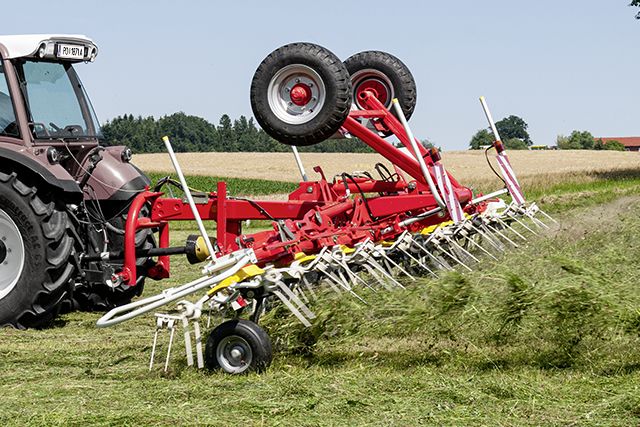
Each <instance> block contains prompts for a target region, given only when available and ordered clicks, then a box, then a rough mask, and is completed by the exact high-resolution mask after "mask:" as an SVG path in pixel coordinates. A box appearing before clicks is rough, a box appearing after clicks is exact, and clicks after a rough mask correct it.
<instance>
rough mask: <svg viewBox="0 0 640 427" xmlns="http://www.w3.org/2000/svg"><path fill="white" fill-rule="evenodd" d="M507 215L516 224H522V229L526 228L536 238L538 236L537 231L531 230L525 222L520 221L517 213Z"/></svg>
mask: <svg viewBox="0 0 640 427" xmlns="http://www.w3.org/2000/svg"><path fill="white" fill-rule="evenodd" d="M507 215H508V216H509V218H511V219H512V220H514V221H515V222H517V223H518V224H520V225H521V226H522V227H524V228H525V229H526V230H527V231H529V232H531V233H532V234H533V235H534V236H537V235H538V233H536V232H535V230H533V229H531V228H529V226H528V225H527V224H525V223H524V221H520V220H519V219H518V216H517V215H516V214H515V213H510V214H507Z"/></svg>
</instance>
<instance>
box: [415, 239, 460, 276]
mask: <svg viewBox="0 0 640 427" xmlns="http://www.w3.org/2000/svg"><path fill="white" fill-rule="evenodd" d="M418 248H420V250H422V251H423V252H424V253H425V254H427V255H428V256H429V257H431V259H432V260H433V261H435V262H436V263H438V264H439V265H440V266H441V267H442V268H444V269H445V270H449V271H453V267H451V266H450V265H449V264H446V263H444V262H442V261H440V260H439V259H438V258H437V257H436V256H435V255H434V254H432V253H431V252H429V250H428V249H427V248H425V247H424V246H422V245H420V244H418Z"/></svg>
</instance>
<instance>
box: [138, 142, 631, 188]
mask: <svg viewBox="0 0 640 427" xmlns="http://www.w3.org/2000/svg"><path fill="white" fill-rule="evenodd" d="M301 157H302V161H303V163H304V166H305V168H306V170H307V174H308V175H309V177H310V178H311V179H315V177H317V176H318V175H317V174H316V173H315V172H313V167H314V166H317V165H319V166H321V167H322V169H323V170H324V172H325V174H326V176H327V177H328V178H330V177H333V176H334V175H335V174H338V173H341V172H353V171H362V170H369V171H373V166H374V165H375V164H376V163H377V162H382V163H385V164H387V165H389V164H390V163H389V162H387V161H386V160H385V159H384V158H383V157H382V156H381V155H379V154H377V153H371V154H369V153H367V154H359V153H301ZM489 158H490V159H492V160H493V159H494V156H493V154H490V156H489ZM509 158H510V159H511V163H512V165H513V167H514V169H515V171H516V173H517V174H518V177H519V178H520V180H521V181H523V184H524V185H526V184H527V183H530V182H533V181H536V182H537V183H541V182H543V181H549V182H558V181H562V180H563V179H566V178H567V177H572V178H576V177H580V179H581V180H582V179H586V180H588V179H590V178H589V177H592V178H593V176H594V175H598V174H601V173H610V172H611V171H621V170H629V169H638V168H640V154H639V153H636V152H613V151H586V150H563V151H511V152H509ZM178 159H179V161H180V164H181V166H182V168H183V170H184V172H185V173H186V174H189V175H209V176H217V177H234V178H253V179H263V180H277V181H291V182H297V181H299V179H300V176H299V173H298V169H297V167H296V164H295V161H294V158H293V154H290V153H180V154H178ZM442 161H443V163H444V165H445V166H446V168H447V170H449V171H450V172H451V173H452V174H453V175H454V176H455V177H456V178H457V179H458V180H459V181H460V182H461V183H463V184H466V185H474V186H479V187H484V186H486V185H488V184H491V183H497V179H496V178H495V176H494V175H493V173H492V172H491V169H490V168H489V167H488V165H487V162H486V160H485V155H484V152H482V151H451V152H444V153H443V160H442ZM133 162H134V163H135V164H136V165H138V166H139V167H140V168H141V169H143V170H145V171H147V172H171V171H173V167H172V166H171V162H170V160H169V156H167V155H166V154H164V153H155V154H138V155H136V156H134V159H133Z"/></svg>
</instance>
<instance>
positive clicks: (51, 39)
mask: <svg viewBox="0 0 640 427" xmlns="http://www.w3.org/2000/svg"><path fill="white" fill-rule="evenodd" d="M0 53H1V54H2V56H3V57H4V58H5V59H14V58H35V59H52V60H57V61H68V62H80V61H93V60H94V59H95V58H96V56H97V55H98V47H97V46H96V45H95V43H94V42H93V40H91V39H90V38H88V37H87V36H83V35H78V34H66V35H65V34H25V35H12V36H0Z"/></svg>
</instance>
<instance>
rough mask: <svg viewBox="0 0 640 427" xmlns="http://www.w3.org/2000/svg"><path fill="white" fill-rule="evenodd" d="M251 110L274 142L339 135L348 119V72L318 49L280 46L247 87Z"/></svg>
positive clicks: (297, 142) (318, 139)
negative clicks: (248, 87) (249, 86)
mask: <svg viewBox="0 0 640 427" xmlns="http://www.w3.org/2000/svg"><path fill="white" fill-rule="evenodd" d="M251 108H252V110H253V114H254V115H255V117H256V120H257V121H258V123H259V124H260V126H261V127H262V129H264V131H265V132H267V134H269V135H270V136H271V137H273V138H275V139H276V140H278V141H280V142H282V143H284V144H288V145H313V144H316V143H318V142H321V141H324V140H325V139H327V138H330V137H331V136H333V135H334V134H335V133H336V132H338V130H339V129H340V127H341V126H342V124H343V123H344V121H345V120H346V119H347V116H348V115H349V110H350V108H351V85H350V81H349V73H348V72H347V69H346V68H345V66H344V64H343V63H342V62H341V61H340V59H338V58H337V57H336V56H335V55H334V54H333V53H332V52H331V51H329V50H328V49H325V48H324V47H322V46H318V45H315V44H312V43H292V44H288V45H285V46H282V47H280V48H278V49H276V50H275V51H273V52H272V53H271V54H269V56H267V57H266V58H265V59H264V60H263V61H262V63H261V64H260V65H259V66H258V69H257V70H256V72H255V74H254V76H253V81H252V82H251Z"/></svg>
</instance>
